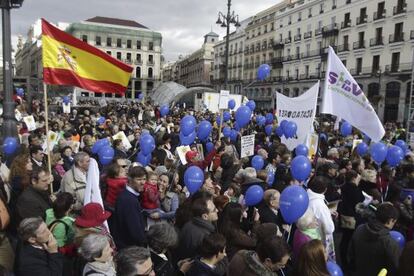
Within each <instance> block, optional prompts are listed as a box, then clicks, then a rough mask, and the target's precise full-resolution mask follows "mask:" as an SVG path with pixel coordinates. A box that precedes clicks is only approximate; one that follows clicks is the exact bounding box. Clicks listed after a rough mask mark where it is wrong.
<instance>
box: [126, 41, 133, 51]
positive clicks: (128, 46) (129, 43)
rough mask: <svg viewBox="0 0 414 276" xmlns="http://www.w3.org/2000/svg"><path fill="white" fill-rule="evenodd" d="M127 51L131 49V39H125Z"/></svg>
mask: <svg viewBox="0 0 414 276" xmlns="http://www.w3.org/2000/svg"><path fill="white" fill-rule="evenodd" d="M126 47H127V48H128V49H131V47H132V41H131V39H127V46H126Z"/></svg>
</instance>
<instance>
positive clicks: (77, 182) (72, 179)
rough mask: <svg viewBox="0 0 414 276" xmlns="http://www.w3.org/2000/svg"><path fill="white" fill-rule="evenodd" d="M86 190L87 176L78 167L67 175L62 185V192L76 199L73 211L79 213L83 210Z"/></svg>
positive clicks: (73, 168)
mask: <svg viewBox="0 0 414 276" xmlns="http://www.w3.org/2000/svg"><path fill="white" fill-rule="evenodd" d="M85 188H86V174H85V173H83V172H82V171H81V170H80V169H78V168H77V167H76V166H74V167H72V169H70V170H69V171H67V172H66V173H65V175H64V176H63V178H62V183H61V185H60V190H61V191H62V192H67V193H70V194H71V195H72V196H73V197H74V198H75V204H74V205H73V209H74V210H77V211H78V210H80V209H82V206H83V202H84V199H85Z"/></svg>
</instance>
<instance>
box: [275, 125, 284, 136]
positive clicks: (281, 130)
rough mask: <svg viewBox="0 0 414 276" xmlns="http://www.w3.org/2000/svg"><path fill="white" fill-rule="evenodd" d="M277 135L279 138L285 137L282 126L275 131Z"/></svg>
mask: <svg viewBox="0 0 414 276" xmlns="http://www.w3.org/2000/svg"><path fill="white" fill-rule="evenodd" d="M275 133H276V135H277V136H279V137H282V136H283V135H284V134H283V128H282V127H281V126H278V127H277V128H276V130H275Z"/></svg>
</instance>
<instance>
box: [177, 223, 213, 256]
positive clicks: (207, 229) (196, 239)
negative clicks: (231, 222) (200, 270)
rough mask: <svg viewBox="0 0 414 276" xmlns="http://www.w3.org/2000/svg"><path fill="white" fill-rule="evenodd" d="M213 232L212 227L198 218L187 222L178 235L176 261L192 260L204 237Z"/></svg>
mask: <svg viewBox="0 0 414 276" xmlns="http://www.w3.org/2000/svg"><path fill="white" fill-rule="evenodd" d="M214 231H215V227H214V225H213V224H212V223H211V222H209V221H206V220H203V219H202V218H200V217H195V218H193V219H192V220H190V221H189V222H187V223H186V224H185V225H184V227H183V229H182V230H181V232H180V234H179V243H178V248H177V250H176V254H177V257H178V260H182V259H185V258H194V257H195V256H196V255H197V252H198V247H199V246H200V244H201V242H202V241H203V239H204V237H205V236H207V235H209V234H211V233H213V232H214Z"/></svg>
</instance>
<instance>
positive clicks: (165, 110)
mask: <svg viewBox="0 0 414 276" xmlns="http://www.w3.org/2000/svg"><path fill="white" fill-rule="evenodd" d="M168 113H170V108H169V107H168V105H163V106H161V108H160V114H161V116H162V117H164V116H166V115H167V114H168Z"/></svg>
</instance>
